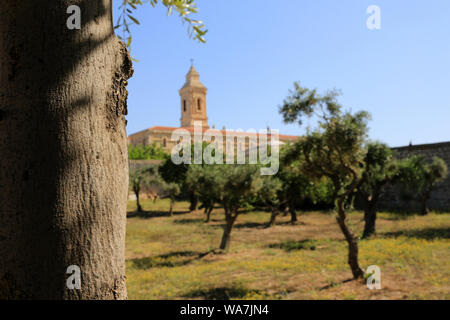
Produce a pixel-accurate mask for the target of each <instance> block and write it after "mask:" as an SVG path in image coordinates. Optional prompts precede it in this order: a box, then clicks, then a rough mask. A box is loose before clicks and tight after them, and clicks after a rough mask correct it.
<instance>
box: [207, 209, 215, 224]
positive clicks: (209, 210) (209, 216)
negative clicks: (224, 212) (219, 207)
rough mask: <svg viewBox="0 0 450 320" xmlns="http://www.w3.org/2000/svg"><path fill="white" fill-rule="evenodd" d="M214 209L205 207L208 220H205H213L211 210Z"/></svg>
mask: <svg viewBox="0 0 450 320" xmlns="http://www.w3.org/2000/svg"><path fill="white" fill-rule="evenodd" d="M212 211H213V207H209V208H205V214H206V220H205V222H206V223H208V222H209V221H210V220H211V212H212Z"/></svg>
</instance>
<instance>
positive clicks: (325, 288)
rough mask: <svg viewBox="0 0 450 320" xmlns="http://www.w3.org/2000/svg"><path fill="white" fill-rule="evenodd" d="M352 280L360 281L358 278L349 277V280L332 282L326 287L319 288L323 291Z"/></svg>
mask: <svg viewBox="0 0 450 320" xmlns="http://www.w3.org/2000/svg"><path fill="white" fill-rule="evenodd" d="M352 281H358V279H354V278H350V279H347V280H344V281H341V282H331V283H330V284H328V285H326V286H325V287H322V288H320V289H319V290H320V291H323V290H328V289H331V288H336V287H339V286H340V285H343V284H345V283H348V282H352Z"/></svg>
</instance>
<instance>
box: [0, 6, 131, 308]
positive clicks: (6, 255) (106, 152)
mask: <svg viewBox="0 0 450 320" xmlns="http://www.w3.org/2000/svg"><path fill="white" fill-rule="evenodd" d="M72 4H76V5H78V6H79V7H80V8H81V15H82V26H81V30H69V29H68V28H67V26H66V21H67V18H68V17H69V15H68V14H67V13H66V12H67V8H68V7H69V6H70V5H72ZM1 6H2V8H1V10H0V68H1V69H0V257H1V259H0V299H1V298H6V299H18V298H26V299H125V298H126V297H127V291H126V287H125V259H124V248H125V223H126V201H127V193H128V163H127V162H128V153H127V137H126V130H125V125H126V121H125V114H126V112H127V110H126V98H127V91H126V89H125V86H126V84H127V79H128V78H129V77H130V76H131V75H132V66H131V61H130V58H129V55H128V53H127V50H126V48H125V46H124V45H123V44H122V43H120V42H119V41H118V39H117V38H116V37H115V35H114V32H113V25H112V8H111V6H112V3H111V0H77V1H71V0H22V1H17V0H4V1H2V4H1ZM71 265H77V266H79V267H80V269H81V290H69V289H68V288H67V286H66V280H67V278H68V276H69V275H67V274H66V271H67V268H68V267H69V266H71Z"/></svg>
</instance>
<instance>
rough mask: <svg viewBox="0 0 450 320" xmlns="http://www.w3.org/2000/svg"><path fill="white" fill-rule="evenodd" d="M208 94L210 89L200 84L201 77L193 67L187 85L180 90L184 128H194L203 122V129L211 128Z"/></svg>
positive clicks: (188, 75)
mask: <svg viewBox="0 0 450 320" xmlns="http://www.w3.org/2000/svg"><path fill="white" fill-rule="evenodd" d="M207 92H208V89H206V87H205V86H204V85H203V84H202V83H201V82H200V75H199V73H198V72H197V70H195V68H194V65H192V66H191V69H190V70H189V72H188V74H187V75H186V83H185V84H184V86H183V88H181V89H180V97H181V126H182V127H192V126H194V122H195V121H201V122H202V125H203V128H206V129H208V128H209V125H208V116H207V114H206V93H207Z"/></svg>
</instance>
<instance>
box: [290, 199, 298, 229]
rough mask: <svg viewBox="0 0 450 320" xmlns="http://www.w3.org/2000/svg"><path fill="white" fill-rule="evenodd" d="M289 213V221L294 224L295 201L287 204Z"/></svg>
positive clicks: (295, 214) (295, 220)
mask: <svg viewBox="0 0 450 320" xmlns="http://www.w3.org/2000/svg"><path fill="white" fill-rule="evenodd" d="M289 213H290V214H291V223H292V224H296V223H297V221H298V220H297V211H296V210H295V203H291V204H290V205H289Z"/></svg>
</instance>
